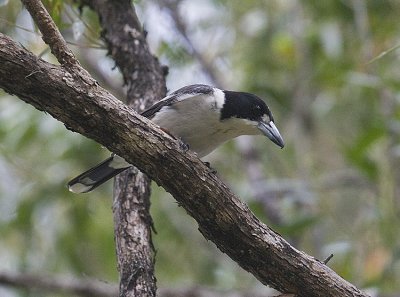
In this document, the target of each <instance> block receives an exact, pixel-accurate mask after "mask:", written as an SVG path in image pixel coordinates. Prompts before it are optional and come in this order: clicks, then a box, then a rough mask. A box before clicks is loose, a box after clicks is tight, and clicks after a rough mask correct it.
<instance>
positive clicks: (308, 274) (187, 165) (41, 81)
mask: <svg viewBox="0 0 400 297" xmlns="http://www.w3.org/2000/svg"><path fill="white" fill-rule="evenodd" d="M0 87H1V88H3V89H4V90H5V91H6V92H8V93H12V94H15V95H17V96H18V97H19V98H21V99H22V100H24V101H25V102H27V103H29V104H32V105H33V106H35V107H36V108H37V109H40V110H43V111H46V112H47V113H49V114H50V115H52V116H53V117H54V118H56V119H58V120H60V121H62V122H63V123H64V124H65V126H66V127H67V128H68V129H70V130H72V131H76V132H78V133H80V134H82V135H84V136H86V137H89V138H91V139H93V140H95V141H97V142H99V143H100V144H102V145H104V146H105V147H107V148H108V149H109V150H110V151H113V152H115V153H117V154H118V155H120V156H122V157H124V158H125V159H126V160H127V161H128V162H130V163H132V164H135V165H136V166H137V167H138V168H139V169H140V170H141V171H143V172H145V173H146V174H148V175H149V177H150V178H152V179H153V180H154V181H156V182H157V184H159V185H160V186H162V187H163V188H164V189H165V190H167V191H168V192H170V193H171V194H172V195H173V196H174V198H175V199H176V200H177V201H178V203H179V204H180V205H181V206H183V207H184V208H185V209H186V211H187V212H188V213H189V214H190V215H191V216H192V217H193V218H194V219H195V220H196V221H197V222H198V224H199V230H200V232H201V233H202V234H203V235H204V236H205V237H206V238H207V239H209V240H211V241H213V242H214V243H215V244H216V245H217V247H218V248H219V249H220V250H221V251H223V252H225V253H226V254H228V255H229V256H230V257H231V258H232V259H233V260H235V261H236V262H237V263H238V264H239V265H240V266H241V267H243V268H244V269H245V270H247V271H249V272H250V273H252V274H253V275H254V276H255V277H256V278H257V279H259V280H260V281H261V282H262V283H263V284H266V285H270V286H272V287H274V288H275V289H277V290H279V291H281V292H292V293H296V294H297V295H298V296H308V297H312V296H325V297H329V296H332V297H333V296H335V297H337V296H367V295H366V294H365V293H363V292H361V291H360V290H358V289H357V288H356V287H355V286H354V285H352V284H350V283H348V282H347V281H345V280H343V279H342V278H341V277H339V276H338V275H337V274H336V273H335V272H334V271H332V270H331V269H330V268H329V267H327V266H326V265H324V264H323V263H321V262H320V261H318V260H316V259H314V258H313V257H311V256H308V255H306V254H305V253H303V252H300V251H298V250H296V249H295V248H293V247H292V246H290V244H289V243H288V242H287V241H285V240H284V239H283V238H281V237H280V236H279V234H277V233H275V232H274V231H272V230H271V229H270V228H268V227H267V226H266V225H265V224H263V223H262V222H260V221H259V220H258V219H257V218H256V217H255V216H254V215H253V214H252V213H251V211H250V210H249V209H248V207H247V206H246V205H245V204H244V203H242V202H241V201H240V200H239V199H238V198H237V197H236V196H235V195H234V194H233V193H232V192H231V191H230V190H229V188H228V187H227V186H226V185H225V184H223V183H222V182H221V181H220V180H219V179H218V178H217V176H216V175H215V174H213V173H212V172H211V171H210V169H209V168H208V167H207V166H205V165H204V164H203V163H202V162H201V161H200V160H199V159H198V158H197V157H196V155H195V154H194V153H192V152H186V151H185V148H184V147H183V146H182V145H181V143H180V142H179V141H178V140H176V139H173V138H171V137H170V136H169V135H167V134H166V133H164V132H163V131H162V130H161V129H159V128H158V127H156V126H155V125H154V124H153V123H152V122H151V121H149V120H147V119H144V118H142V117H140V116H138V115H137V114H136V113H135V112H134V111H133V110H132V109H130V108H129V107H127V106H126V105H125V104H123V103H121V102H120V101H118V100H116V99H115V98H114V97H113V96H112V95H111V94H110V93H108V92H107V91H106V90H104V89H102V88H101V87H100V86H98V84H96V83H94V82H93V80H92V79H91V78H90V77H86V75H85V74H84V73H79V74H77V75H75V76H72V75H71V73H69V72H68V71H67V70H66V69H64V68H62V67H59V66H55V65H52V64H49V63H47V62H45V61H43V60H41V59H38V58H37V57H35V56H34V55H33V54H32V53H30V52H29V51H27V50H26V49H23V48H22V47H20V46H18V45H17V44H16V43H15V42H14V41H12V40H11V39H10V38H8V37H6V36H5V35H3V34H0Z"/></svg>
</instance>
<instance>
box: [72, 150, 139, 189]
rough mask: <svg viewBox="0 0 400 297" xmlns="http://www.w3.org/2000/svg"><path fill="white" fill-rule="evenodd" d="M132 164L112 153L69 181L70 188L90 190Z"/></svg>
mask: <svg viewBox="0 0 400 297" xmlns="http://www.w3.org/2000/svg"><path fill="white" fill-rule="evenodd" d="M131 166H132V165H131V164H129V163H127V162H126V161H125V160H124V159H123V158H121V157H119V156H117V155H112V156H111V157H110V158H108V159H106V160H104V161H103V162H101V163H100V164H97V165H96V166H94V167H92V168H90V169H89V170H88V171H85V172H84V173H82V174H80V175H78V176H77V177H75V178H74V179H72V180H71V181H69V182H68V189H69V190H70V191H71V192H74V193H87V192H90V191H92V190H93V189H95V188H97V187H98V186H100V185H101V184H103V183H104V182H106V181H108V180H109V179H110V178H112V177H114V176H116V175H117V174H118V173H120V172H122V171H124V170H125V169H127V168H129V167H131Z"/></svg>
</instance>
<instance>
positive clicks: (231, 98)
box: [221, 91, 274, 121]
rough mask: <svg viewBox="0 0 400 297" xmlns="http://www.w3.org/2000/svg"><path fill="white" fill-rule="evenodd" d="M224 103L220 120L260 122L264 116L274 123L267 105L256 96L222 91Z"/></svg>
mask: <svg viewBox="0 0 400 297" xmlns="http://www.w3.org/2000/svg"><path fill="white" fill-rule="evenodd" d="M224 93H225V103H224V105H223V107H222V109H221V120H225V119H229V118H240V119H248V120H251V121H260V120H261V119H262V118H263V117H264V116H265V115H267V116H268V117H269V119H270V120H271V121H274V119H273V117H272V113H271V111H270V110H269V108H268V106H267V104H265V102H264V101H263V100H261V99H260V98H259V97H257V96H256V95H253V94H250V93H244V92H233V91H224Z"/></svg>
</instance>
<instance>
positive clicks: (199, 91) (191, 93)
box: [141, 84, 214, 119]
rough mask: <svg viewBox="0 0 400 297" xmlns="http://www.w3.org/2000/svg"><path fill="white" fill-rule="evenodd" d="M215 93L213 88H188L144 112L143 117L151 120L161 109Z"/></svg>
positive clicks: (193, 86)
mask: <svg viewBox="0 0 400 297" xmlns="http://www.w3.org/2000/svg"><path fill="white" fill-rule="evenodd" d="M213 91H214V89H213V87H210V86H207V85H200V84H197V85H190V86H186V87H183V88H181V89H179V90H176V91H175V92H173V93H171V94H170V95H168V96H167V97H165V98H164V99H162V100H160V101H158V102H157V103H155V104H154V105H152V106H151V107H149V108H148V109H146V110H145V111H143V112H142V113H141V115H142V116H144V117H146V118H148V119H151V118H152V117H153V116H154V115H155V114H156V113H157V112H158V111H160V109H162V108H163V107H165V106H171V105H173V104H174V103H176V102H179V101H182V100H187V99H190V98H194V97H196V96H198V95H204V94H211V93H212V92H213Z"/></svg>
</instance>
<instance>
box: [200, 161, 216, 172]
mask: <svg viewBox="0 0 400 297" xmlns="http://www.w3.org/2000/svg"><path fill="white" fill-rule="evenodd" d="M203 163H204V165H206V166H207V167H208V168H209V169H210V172H211V173H213V174H217V170H215V169H214V168H212V167H211V164H210V162H203Z"/></svg>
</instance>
